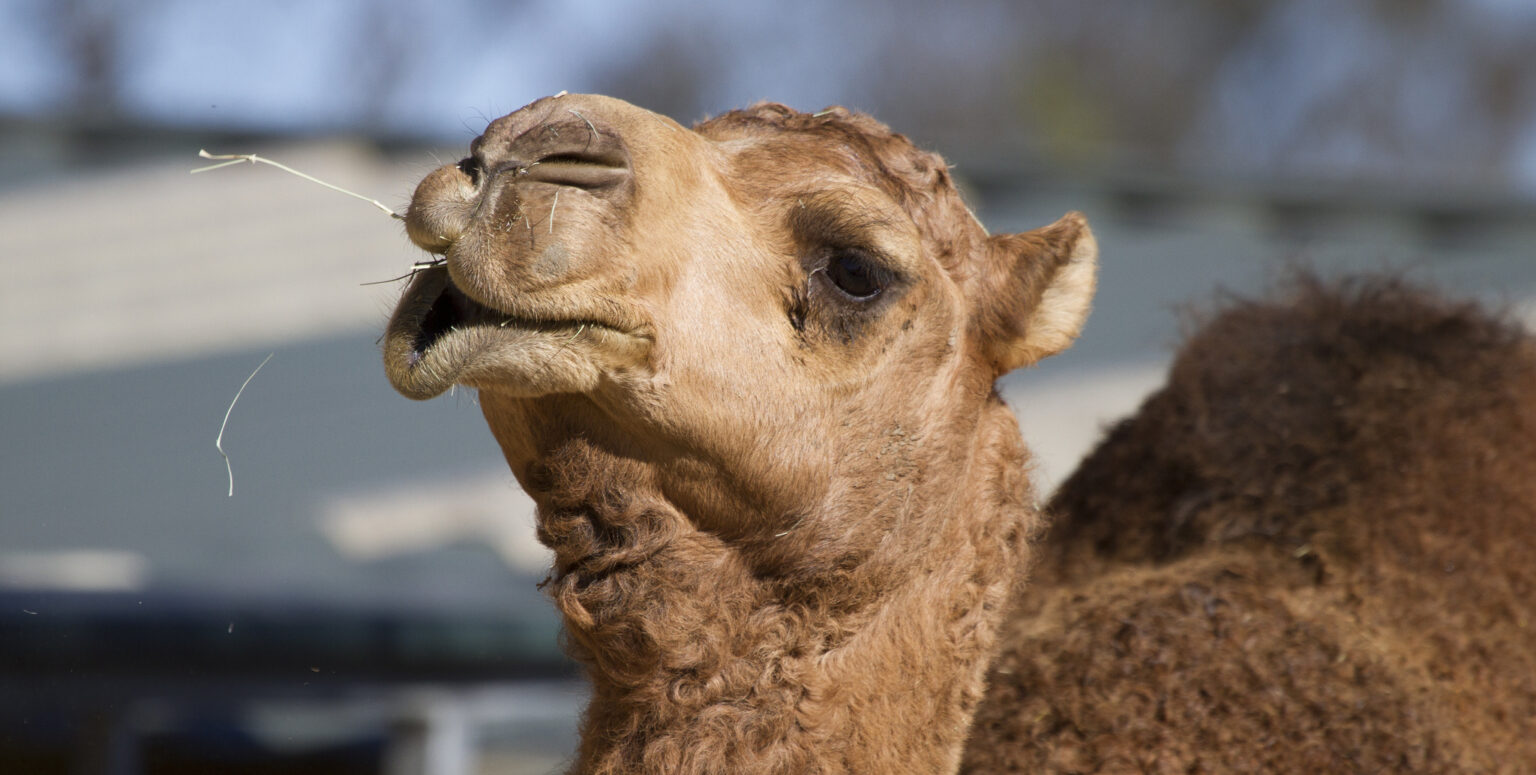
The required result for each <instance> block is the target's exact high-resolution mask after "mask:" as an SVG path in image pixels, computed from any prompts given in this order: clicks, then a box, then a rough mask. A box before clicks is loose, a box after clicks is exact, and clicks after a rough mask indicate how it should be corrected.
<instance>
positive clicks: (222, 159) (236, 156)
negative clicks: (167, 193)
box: [192, 150, 405, 221]
mask: <svg viewBox="0 0 1536 775" xmlns="http://www.w3.org/2000/svg"><path fill="white" fill-rule="evenodd" d="M197 155H198V156H201V157H202V158H204V159H213V160H215V161H219V163H218V164H210V165H208V166H206V167H198V168H197V169H195V170H192V174H193V175H196V174H197V173H199V172H208V171H209V170H216V169H220V168H222V167H228V166H230V165H232V164H240V163H242V162H250V163H251V164H270V165H272V166H273V167H276V168H278V169H280V170H282V171H283V172H287V173H289V174H290V175H297V176H299V177H301V178H303V179H305V180H307V181H309V182H311V183H318V184H320V185H322V186H325V187H326V188H328V189H330V190H332V191H339V192H341V193H343V194H346V195H347V196H350V197H353V198H354V199H361V200H363V201H364V202H367V203H369V204H371V205H373V206H374V207H377V208H379V209H380V210H383V211H384V212H386V213H389V217H391V218H394V219H395V220H397V221H403V220H405V216H403V215H401V214H399V213H397V212H395V211H394V210H391V209H389V208H388V207H386V206H385V205H384V203H383V202H380V201H379V200H377V199H369V198H368V197H366V196H363V195H362V194H359V193H357V192H356V191H348V190H346V189H344V188H342V187H341V186H336V185H332V184H330V183H327V182H325V181H323V180H321V179H319V178H317V177H314V176H312V175H306V174H304V173H302V172H299V171H298V170H296V169H294V168H292V167H289V166H288V165H286V164H280V163H278V162H275V161H272V160H271V159H266V158H262V157H260V156H257V155H256V154H254V153H209V152H208V151H206V150H200V151H198V152H197Z"/></svg>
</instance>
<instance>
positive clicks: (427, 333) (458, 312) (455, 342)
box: [384, 267, 634, 399]
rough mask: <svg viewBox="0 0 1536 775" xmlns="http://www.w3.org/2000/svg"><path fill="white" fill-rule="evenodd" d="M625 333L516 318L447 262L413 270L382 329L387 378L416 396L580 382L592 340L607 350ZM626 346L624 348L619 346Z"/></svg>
mask: <svg viewBox="0 0 1536 775" xmlns="http://www.w3.org/2000/svg"><path fill="white" fill-rule="evenodd" d="M633 338H634V337H631V336H630V335H628V334H625V333H623V332H621V331H618V330H616V329H614V328H612V327H610V326H608V325H605V324H602V323H598V322H595V321H591V320H541V319H530V318H524V317H517V316H513V315H509V314H507V313H505V312H502V311H500V310H496V309H492V308H491V307H487V306H485V305H484V304H481V303H479V302H477V301H475V300H474V299H472V298H470V297H469V296H468V295H467V294H465V293H464V292H463V291H461V290H459V288H458V287H456V286H455V285H454V284H453V281H452V280H451V279H449V276H448V270H447V268H445V267H432V268H430V269H425V270H422V271H421V272H418V273H417V275H416V277H415V279H414V280H412V282H411V285H410V287H409V288H407V289H406V291H405V294H404V295H403V296H402V297H401V299H400V303H399V305H398V306H397V307H396V308H395V313H394V315H393V317H391V319H390V321H389V327H388V329H387V330H386V331H385V334H384V369H385V372H386V373H387V374H388V375H389V380H390V382H391V384H393V385H394V387H395V389H396V390H398V391H400V392H401V393H402V394H404V395H406V396H408V397H410V398H415V399H427V398H432V397H434V396H437V395H439V394H441V393H443V392H444V391H446V390H447V389H448V388H450V387H452V386H453V385H455V384H461V385H467V386H470V387H505V388H507V389H511V390H514V391H516V392H523V393H529V394H538V393H546V392H552V391H555V390H570V389H580V388H581V387H582V385H583V384H584V383H586V382H589V381H592V380H593V379H595V378H596V376H597V369H598V364H597V363H595V362H593V361H592V359H591V358H590V357H586V356H590V355H591V354H592V351H593V349H594V345H595V346H597V348H598V349H601V350H612V349H614V348H613V344H614V343H615V340H619V343H622V340H629V339H633ZM620 349H624V348H620Z"/></svg>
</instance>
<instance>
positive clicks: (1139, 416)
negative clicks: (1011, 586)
mask: <svg viewBox="0 0 1536 775" xmlns="http://www.w3.org/2000/svg"><path fill="white" fill-rule="evenodd" d="M1051 511H1052V512H1053V513H1054V515H1055V517H1054V524H1053V525H1052V527H1051V528H1050V530H1049V533H1048V535H1047V536H1046V537H1045V540H1044V541H1043V542H1042V543H1041V544H1040V545H1039V546H1038V547H1036V550H1035V551H1036V554H1037V556H1039V557H1040V558H1041V563H1040V565H1039V567H1038V569H1037V571H1036V573H1035V579H1034V582H1033V584H1032V586H1031V588H1030V589H1029V591H1028V593H1027V594H1026V595H1024V597H1023V610H1022V611H1021V614H1020V616H1018V617H1017V618H1016V619H1015V620H1014V621H1013V623H1012V624H1011V625H1010V626H1009V630H1010V631H1009V633H1008V635H1007V636H1006V641H1007V644H1006V647H1005V655H1004V656H1003V657H1002V658H1001V659H1000V660H999V661H998V662H997V664H996V665H995V667H994V668H993V671H992V675H991V679H990V680H991V683H990V688H989V693H988V697H987V700H986V702H985V703H984V706H983V708H982V709H981V711H980V712H979V714H978V716H977V722H976V727H975V730H974V733H973V738H972V740H971V742H970V744H969V746H968V749H967V752H966V760H965V767H964V770H965V771H966V772H974V773H995V772H1078V773H1090V772H1158V773H1163V772H1169V773H1172V772H1180V773H1184V772H1309V773H1310V772H1525V771H1529V770H1530V768H1531V767H1532V766H1536V629H1533V628H1536V346H1533V343H1532V340H1531V338H1530V337H1528V336H1527V335H1526V334H1524V333H1523V332H1522V331H1521V330H1520V329H1519V328H1518V327H1517V326H1515V325H1513V324H1510V323H1507V322H1504V321H1501V320H1498V319H1496V318H1493V317H1490V316H1488V315H1486V314H1484V313H1482V312H1480V311H1479V310H1477V309H1476V308H1474V307H1472V306H1470V305H1464V304H1455V303H1451V302H1447V301H1443V300H1440V299H1438V298H1435V297H1433V296H1431V295H1429V294H1426V293H1423V292H1420V291H1418V290H1415V289H1413V288H1410V287H1407V286H1405V285H1403V284H1401V283H1399V282H1395V281H1355V282H1349V283H1344V284H1342V285H1340V286H1338V287H1330V286H1325V285H1322V284H1320V283H1318V282H1316V281H1314V280H1303V281H1301V282H1300V283H1298V287H1297V288H1296V289H1295V291H1294V292H1293V293H1291V294H1290V295H1289V297H1287V298H1285V299H1283V300H1281V301H1278V302H1253V303H1239V304H1236V305H1234V306H1232V307H1231V308H1230V309H1228V310H1227V311H1225V312H1223V313H1222V314H1220V315H1219V316H1216V317H1215V318H1214V319H1212V320H1211V321H1210V322H1209V323H1208V324H1207V325H1206V326H1205V327H1204V328H1203V329H1202V330H1201V331H1200V332H1199V333H1197V334H1196V335H1195V336H1194V337H1193V338H1192V339H1191V340H1190V342H1189V343H1188V345H1187V346H1186V347H1185V348H1184V350H1183V352H1182V353H1181V354H1180V355H1179V357H1178V359H1177V361H1176V363H1175V364H1174V366H1173V368H1172V371H1171V373H1170V375H1169V380H1168V385H1167V386H1166V387H1165V388H1163V389H1162V390H1161V391H1160V392H1158V393H1156V394H1155V395H1153V396H1152V397H1151V398H1149V399H1148V400H1147V402H1146V403H1145V404H1144V405H1143V406H1142V407H1141V409H1140V410H1139V411H1138V412H1137V413H1136V414H1135V415H1134V416H1133V417H1131V418H1130V419H1128V420H1126V421H1124V422H1122V423H1121V424H1119V425H1118V426H1116V427H1115V428H1113V429H1112V430H1111V431H1110V432H1109V433H1108V435H1107V437H1106V438H1105V440H1104V441H1103V442H1102V444H1101V445H1100V446H1099V448H1098V449H1097V450H1096V451H1095V452H1094V453H1093V454H1092V455H1091V456H1090V457H1089V458H1088V459H1087V460H1086V461H1085V462H1084V463H1083V464H1082V466H1081V468H1080V469H1079V470H1078V471H1077V472H1076V473H1075V474H1074V475H1073V476H1072V477H1071V478H1070V479H1069V480H1068V481H1067V482H1066V483H1065V484H1064V485H1063V487H1062V488H1061V490H1060V492H1059V493H1058V494H1057V495H1056V497H1055V498H1054V500H1053V501H1052V504H1051Z"/></svg>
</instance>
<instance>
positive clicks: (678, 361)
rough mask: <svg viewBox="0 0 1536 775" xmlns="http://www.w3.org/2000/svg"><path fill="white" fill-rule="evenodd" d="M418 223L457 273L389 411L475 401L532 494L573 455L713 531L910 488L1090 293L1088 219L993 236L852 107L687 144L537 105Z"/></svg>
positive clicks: (760, 113) (412, 302)
mask: <svg viewBox="0 0 1536 775" xmlns="http://www.w3.org/2000/svg"><path fill="white" fill-rule="evenodd" d="M406 223H407V229H408V232H409V235H410V237H411V239H412V240H413V241H414V242H415V243H416V244H417V245H419V246H421V247H422V248H423V249H426V250H428V251H431V252H433V253H436V254H438V255H441V256H442V257H443V258H444V259H445V264H444V266H442V267H437V268H433V269H430V270H427V271H425V272H423V273H421V274H420V276H418V277H417V278H416V279H415V281H414V282H413V283H412V285H411V287H410V288H409V289H408V290H407V292H406V294H405V296H404V298H403V299H402V301H401V302H400V305H399V307H398V309H397V310H396V313H395V315H394V318H393V319H392V321H391V323H390V326H389V330H388V333H387V335H386V341H385V359H386V366H387V371H388V373H389V376H390V379H391V381H392V382H393V383H394V385H395V387H396V388H397V389H399V390H400V391H401V392H402V393H404V394H406V395H407V396H411V397H413V398H428V397H431V396H434V395H437V394H439V393H441V392H443V391H444V390H446V389H447V388H448V387H450V386H451V385H453V384H462V385H466V386H469V387H473V388H477V389H479V390H480V398H481V404H482V408H483V410H484V412H485V414H486V417H487V420H488V421H489V423H490V425H491V428H492V431H493V432H494V433H495V435H496V437H497V439H498V441H499V442H500V443H501V445H502V448H503V450H504V452H505V453H506V456H507V458H508V462H509V463H510V464H511V466H512V469H513V471H514V473H516V474H517V476H518V477H519V479H520V480H521V481H522V482H523V484H524V485H525V486H526V487H528V488H529V489H530V491H531V492H532V493H533V494H534V495H535V497H536V498H537V497H538V496H539V489H540V487H539V482H538V481H536V480H537V479H538V477H537V476H536V475H535V474H536V470H535V468H534V467H535V465H536V464H538V463H539V462H540V461H542V460H545V459H547V458H548V457H549V456H550V455H551V454H552V453H553V452H554V451H555V450H557V449H559V448H560V447H561V445H562V443H564V442H565V441H567V440H569V439H573V438H580V439H581V440H582V441H583V443H589V444H595V445H598V446H601V447H603V448H605V449H609V450H616V451H620V452H622V454H623V455H624V456H626V457H628V458H632V459H638V460H642V461H645V462H646V463H648V464H651V466H650V469H649V470H651V471H653V472H655V474H656V476H657V482H656V483H657V484H658V485H659V486H660V487H661V488H662V489H663V490H664V491H665V492H666V493H667V495H668V497H669V498H671V499H672V500H673V501H674V502H675V503H677V504H678V505H679V506H681V507H683V509H684V510H685V511H687V512H688V513H689V514H690V515H691V516H693V517H694V518H695V519H696V520H698V521H701V522H704V523H708V524H709V526H710V527H711V528H713V529H717V530H719V531H721V532H723V533H726V534H733V533H734V534H742V535H758V536H761V535H767V534H777V533H779V532H780V531H782V530H783V529H784V528H785V526H786V522H789V521H793V519H794V515H801V516H803V515H805V514H808V513H819V512H821V511H823V510H824V503H825V501H826V500H827V499H828V498H831V497H834V496H838V495H841V496H842V497H844V498H846V496H847V495H848V493H849V491H850V488H855V487H856V486H857V487H864V485H855V484H853V483H855V482H865V483H867V482H872V481H873V482H879V483H881V484H882V485H883V484H884V483H885V482H887V481H892V482H899V483H907V482H906V480H907V479H908V478H909V477H911V476H913V475H914V474H915V472H916V469H917V468H918V466H917V465H916V463H915V462H914V461H916V460H918V455H919V453H917V452H915V451H914V450H916V449H924V450H925V451H923V452H922V453H921V455H923V456H933V455H940V456H942V454H943V453H942V450H941V447H943V446H945V445H951V444H958V443H959V442H958V439H959V437H961V436H963V435H964V434H965V433H966V431H967V430H968V428H969V425H968V421H967V420H965V418H966V417H968V416H972V415H974V414H975V413H976V412H978V411H979V407H980V405H981V403H982V402H983V401H985V399H986V397H987V395H988V393H989V392H990V388H991V383H992V381H993V380H994V379H995V378H996V377H997V376H998V375H999V374H1000V373H1001V372H1003V371H1006V370H1008V369H1010V368H1013V367H1015V366H1018V365H1022V364H1024V363H1027V362H1030V361H1033V360H1036V359H1038V358H1039V357H1042V356H1043V355H1046V354H1049V353H1050V352H1052V351H1054V350H1057V349H1060V348H1061V347H1063V346H1065V344H1066V343H1068V342H1070V340H1071V338H1072V337H1073V336H1075V334H1076V330H1077V327H1078V326H1079V325H1080V324H1081V321H1082V317H1083V315H1084V314H1085V313H1086V309H1087V298H1088V296H1089V295H1090V294H1091V291H1092V271H1093V270H1092V266H1093V248H1092V239H1091V237H1090V236H1088V233H1087V229H1086V226H1085V224H1084V223H1083V222H1082V219H1081V217H1080V216H1071V217H1069V218H1067V219H1063V221H1061V222H1059V223H1058V224H1056V225H1054V226H1052V227H1048V228H1046V229H1042V230H1039V231H1038V232H1030V233H1028V234H1024V235H1011V236H1005V237H988V235H987V234H986V233H985V231H984V230H983V229H982V228H981V226H980V225H979V224H978V223H977V222H976V221H975V219H974V218H973V217H972V216H971V215H970V214H969V212H968V211H967V210H966V209H965V206H964V204H963V203H962V202H961V200H960V198H959V195H958V194H957V193H956V191H955V189H954V187H953V185H952V184H951V183H950V180H949V178H948V173H947V170H946V169H945V166H944V164H943V162H942V160H940V159H938V157H936V156H932V155H930V154H926V153H922V152H919V151H917V150H916V149H915V148H913V147H912V146H911V145H910V143H908V142H907V141H906V140H905V139H904V138H902V137H900V136H899V135H893V134H891V133H890V132H889V131H888V130H886V129H885V128H884V127H883V126H880V125H879V124H877V123H875V122H874V121H872V120H870V119H867V118H865V117H862V116H854V115H850V114H848V113H846V112H844V111H840V110H839V111H834V112H832V113H831V114H830V115H825V116H823V115H818V116H809V115H805V114H795V113H793V112H791V111H788V110H785V109H782V108H777V107H775V106H763V107H760V108H757V109H755V110H750V111H740V112H737V113H731V114H727V115H725V116H723V117H721V118H719V119H715V120H713V121H710V122H707V123H705V124H702V125H700V126H698V127H696V128H695V129H693V130H689V129H685V128H683V127H681V126H679V125H678V124H676V123H674V122H672V121H670V120H669V119H666V118H664V117H661V116H658V115H656V114H653V113H650V112H648V111H645V110H642V109H640V108H637V107H634V106H632V105H629V104H627V103H624V102H621V101H618V100H614V99H610V98H605V97H594V96H584V95H572V96H561V97H554V98H547V99H544V100H540V101H538V102H535V103H533V104H532V105H529V106H528V107H526V108H524V109H522V110H519V111H518V112H516V113H513V114H511V115H508V116H506V117H503V118H501V119H498V120H496V121H495V122H493V123H492V124H491V125H490V126H489V127H488V128H487V129H486V131H485V133H484V134H483V135H482V136H481V137H479V138H478V139H476V140H475V141H474V143H473V144H472V146H471V156H470V157H469V158H467V159H465V160H464V161H462V162H459V163H458V164H456V165H449V166H445V167H443V168H441V169H439V170H437V171H435V172H433V173H431V174H430V175H429V176H428V177H427V178H426V179H425V180H424V181H423V182H422V183H421V184H420V186H419V187H418V188H417V190H416V194H415V196H414V197H413V199H412V202H411V205H410V210H409V213H408V216H407V220H406ZM1062 267H1068V271H1066V272H1058V271H1057V270H1058V269H1060V268H1062ZM1068 275H1071V277H1070V278H1068V280H1066V281H1060V282H1058V280H1061V279H1062V278H1063V277H1067V276H1068ZM1053 293H1054V294H1055V295H1054V296H1053V295H1052V294H1053ZM957 454H959V452H958V447H957ZM894 486H895V485H893V487H894ZM864 489H865V490H868V491H870V492H873V491H874V490H876V489H878V488H871V487H864ZM871 497H873V496H871ZM854 505H855V506H857V504H854ZM865 505H868V504H865ZM768 515H772V516H768Z"/></svg>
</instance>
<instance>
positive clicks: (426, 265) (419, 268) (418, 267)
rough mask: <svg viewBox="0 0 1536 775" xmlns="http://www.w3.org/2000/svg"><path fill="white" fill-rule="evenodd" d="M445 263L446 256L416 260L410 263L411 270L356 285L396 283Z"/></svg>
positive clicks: (446, 261) (446, 260)
mask: <svg viewBox="0 0 1536 775" xmlns="http://www.w3.org/2000/svg"><path fill="white" fill-rule="evenodd" d="M446 263H448V259H446V258H434V259H432V260H431V261H417V262H416V263H414V264H411V271H409V272H406V273H405V274H403V275H400V276H399V277H391V278H389V279H388V280H374V281H372V282H366V283H358V285H384V284H385V283H397V282H400V281H401V280H409V279H411V278H412V277H415V276H416V275H417V274H418V273H420V272H423V271H425V270H428V269H431V268H432V267H434V266H442V265H443V264H446Z"/></svg>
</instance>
